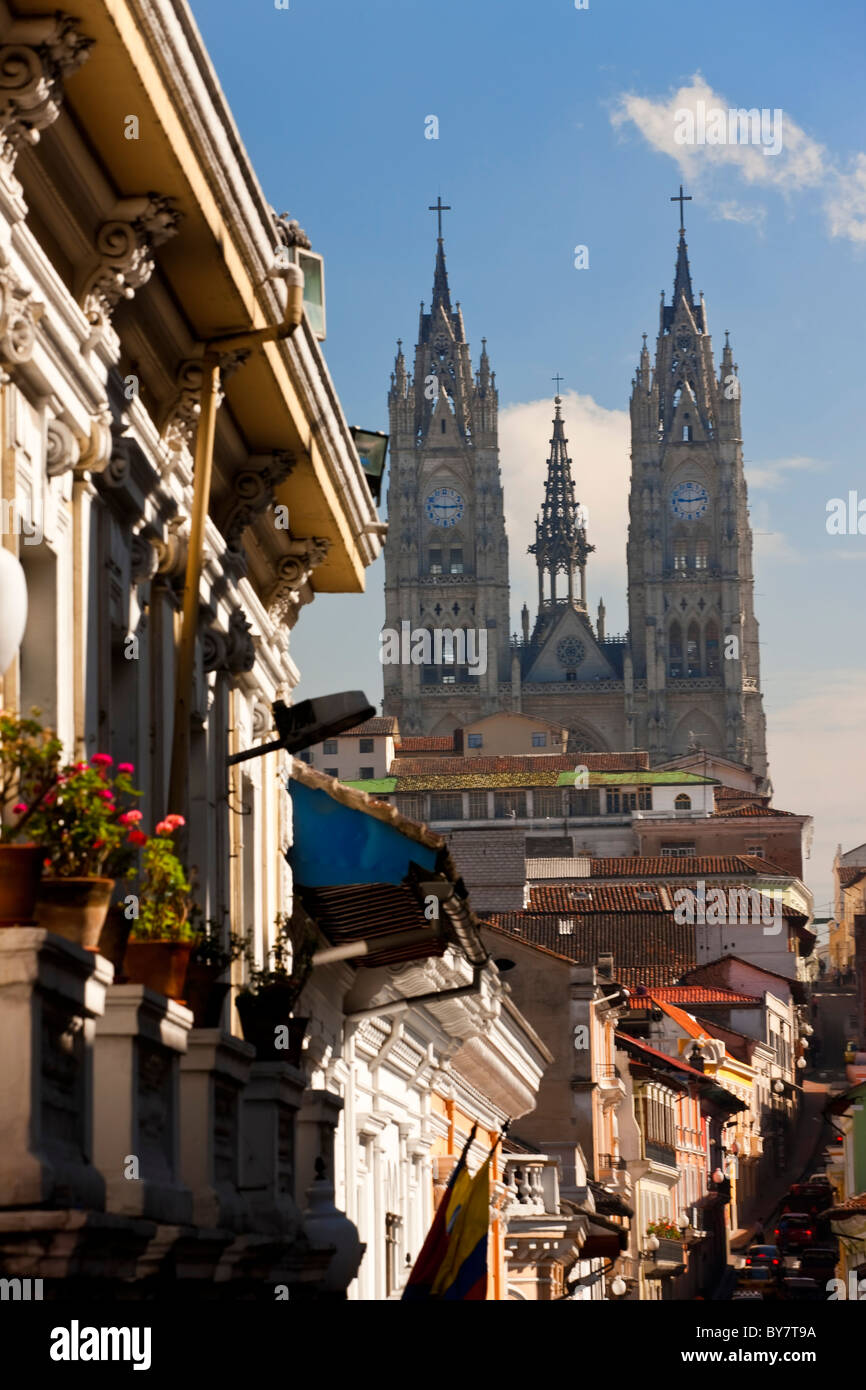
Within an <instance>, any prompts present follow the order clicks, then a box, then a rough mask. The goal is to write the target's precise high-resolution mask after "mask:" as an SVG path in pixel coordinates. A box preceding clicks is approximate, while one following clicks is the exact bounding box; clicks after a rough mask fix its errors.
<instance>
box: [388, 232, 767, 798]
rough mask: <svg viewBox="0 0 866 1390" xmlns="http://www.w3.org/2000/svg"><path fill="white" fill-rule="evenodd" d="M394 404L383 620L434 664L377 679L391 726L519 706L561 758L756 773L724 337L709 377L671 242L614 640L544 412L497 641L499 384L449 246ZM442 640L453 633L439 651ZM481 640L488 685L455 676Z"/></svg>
mask: <svg viewBox="0 0 866 1390" xmlns="http://www.w3.org/2000/svg"><path fill="white" fill-rule="evenodd" d="M389 408H390V420H391V436H392V472H391V484H390V490H389V494H388V508H389V518H390V531H389V535H388V539H387V542H386V545H385V566H386V580H385V594H386V619H385V624H386V628H388V629H390V630H393V631H399V630H400V627H401V623H402V624H408V627H409V629H410V630H412V631H413V632H414V631H417V630H418V629H419V628H423V629H427V630H430V631H431V649H432V651H433V653H434V655H433V658H432V659H424V658H423V657H422V658H419V661H418V664H414V663H413V662H412V661H406V662H405V664H397V663H395V664H393V665H388V666H385V668H384V670H385V702H384V712H385V714H394V715H397V716H398V717H399V719H400V726H401V729H402V730H403V732H404V733H406V734H435V735H444V734H449V733H451V732H452V731H453V730H454V729H455V727H457V726H458V725H459V724H463V725H466V724H469V723H470V722H472V720H474V719H477V718H479V717H481V716H484V715H487V714H491V713H494V712H495V711H497V710H501V709H512V710H519V711H522V712H524V713H526V714H530V715H535V716H537V717H538V718H540V719H545V720H549V721H552V722H554V723H558V724H562V725H563V726H564V727H567V728H568V729H569V731H570V739H569V746H570V749H571V750H573V751H578V750H580V749H588V750H592V751H606V750H614V749H634V748H646V749H647V750H648V751H649V753H650V758H651V762H652V763H653V765H655V764H657V763H661V762H664V761H665V760H666V759H670V758H674V757H678V756H680V755H682V754H685V753H686V752H687V751H688V750H689V749H690V748H695V747H703V748H705V749H707V750H708V751H709V752H711V753H715V754H717V755H722V756H724V757H726V758H728V759H730V760H732V761H734V762H736V763H738V764H741V765H747V766H749V767H751V768H752V769H753V770H754V771H755V772H756V773H757V774H758V776H759V777H760V778H765V777H766V772H767V759H766V735H765V724H764V714H763V708H762V697H761V691H760V673H759V665H758V627H757V622H756V619H755V615H754V608H753V597H752V595H753V588H754V581H753V575H752V533H751V528H750V525H749V515H748V508H747V494H746V482H745V476H744V472H743V449H742V437H741V427H740V384H739V378H738V375H737V367H736V364H735V363H734V361H733V355H732V351H731V347H730V343H729V341H728V337H727V334H726V337H725V346H724V348H723V351H722V356H721V362H720V365H719V369H718V372H717V371H716V367H715V362H714V358H713V350H712V343H711V339H710V335H709V328H708V320H707V312H706V306H705V304H704V301H703V298H702V297H701V298H699V299H698V300H696V299H695V296H694V292H693V290H692V282H691V273H690V268H689V260H688V252H687V246H686V241H685V229H684V228H683V227H682V226H681V227H680V233H679V243H678V248H677V260H676V273H675V281H674V292H673V297H672V300H671V302H670V304H666V303H665V301H664V295H663V296H662V304H661V311H660V320H659V331H658V337H657V340H656V352H655V363H654V365H653V364H652V363H651V360H650V352H649V349H648V347H647V344H646V336H644V346H643V349H642V351H641V354H640V362H639V366H638V370H637V373H636V376H635V378H634V380H633V383H632V396H631V406H630V409H631V444H632V447H631V458H632V477H631V491H630V499H629V529H628V543H627V552H626V554H627V568H628V604H629V633H628V634H627V635H626V636H625V637H610V636H608V635H607V634H606V631H605V621H604V618H605V614H604V606H603V604H601V603H599V605H598V613H597V618H596V619H595V621H593V619H592V618H591V617H590V603H589V597H588V580H587V572H588V566H589V564H590V563H591V561H590V557H591V554H592V552H593V550H594V546H593V545H592V544H591V535H590V534H589V533H588V528H587V523H586V515H585V512H584V509H583V508H582V507H581V504H580V502H579V500H578V496H577V489H576V485H575V478H574V475H573V471H572V460H571V459H570V457H569V455H568V440H567V438H566V432H565V429H566V423H565V420H564V418H563V412H562V402H561V400H560V398H559V397H556V399H555V402H554V420H553V430H552V437H551V440H550V449H549V456H548V460H547V476H546V479H545V482H544V492H543V498H542V505H541V510H540V512H539V516H538V519H537V521H536V526H535V537H534V540H533V541H532V543H531V544H530V545H529V547H528V548H529V551H530V553H532V554H534V556H535V558H536V562H537V565H538V599H537V609H536V615H535V619H534V622H533V621H532V618H531V615H530V612H529V609H528V607H527V606H525V605H524V608H523V611H522V623H521V626H522V634H521V636H520V637H519V638H518V637H516V636H515V637H513V638H509V635H508V629H509V616H508V615H509V580H508V544H507V540H506V535H505V528H504V520H503V492H502V483H501V479H500V473H499V466H498V430H497V395H496V389H495V374H494V373H493V372H492V371H491V370H490V363H489V359H488V356H487V350H486V343H485V344H484V346H483V350H482V353H481V357H480V360H479V367H478V371H477V373H476V375H475V377H474V378H473V376H472V372H471V363H470V356H469V346H468V344H467V342H466V338H465V332H464V324H463V317H462V314H461V313H460V308H459V305H458V307H457V309H456V311H452V309H451V304H450V296H449V288H448V280H447V275H446V271H445V257H444V250H443V243H442V237H441V234H440V237H439V242H438V246H437V252H436V269H435V277H434V286H433V301H432V305H431V309H430V312H429V313H427V314H425V313H424V312H423V305H422V313H421V323H420V330H419V338H418V345H417V347H416V353H415V370H414V375H410V374H409V373H408V372H407V369H406V363H405V358H404V356H403V352H402V346H400V347H399V350H398V353H397V358H396V362H395V368H394V372H393V374H392V378H391V390H390V394H389ZM521 541H523V537H521ZM436 629H440V630H446V631H445V634H444V637H443V639H442V640H441V641H440V646H439V648H438V650H437V649H436V648H435V647H433V646H432V636H433V634H434V633H435V630H436ZM461 630H462V631H463V633H464V636H463V637H462V638H461V637H459V636H458V635H457V634H458V633H459V632H460V631H461ZM473 630H474V631H475V633H476V644H477V642H478V641H479V640H480V639H481V638H482V637H483V644H484V646H485V649H486V665H485V666H484V669H483V670H482V669H481V663H477V664H476V667H475V669H473V668H472V665H471V663H467V661H466V660H465V650H469V644H468V640H467V634H468V632H469V631H473ZM449 631H451V632H454V633H455V636H453V637H449V635H448V632H449ZM464 649H465V650H464Z"/></svg>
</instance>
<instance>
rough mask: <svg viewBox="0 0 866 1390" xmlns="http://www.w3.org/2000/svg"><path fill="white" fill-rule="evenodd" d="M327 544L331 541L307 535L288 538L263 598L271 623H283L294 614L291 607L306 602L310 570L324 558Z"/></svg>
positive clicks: (308, 592) (310, 594)
mask: <svg viewBox="0 0 866 1390" xmlns="http://www.w3.org/2000/svg"><path fill="white" fill-rule="evenodd" d="M330 547H331V542H330V541H329V540H327V539H326V538H324V537H318V536H311V537H308V538H307V539H305V540H301V539H299V538H297V537H292V539H291V540H290V541H289V544H288V552H289V553H288V554H287V555H284V556H283V558H282V560H281V561H280V562H279V564H278V566H277V574H278V576H279V577H278V579H277V582H276V583H275V584H274V585H273V587H272V588H271V589H270V591H269V592H268V594H267V595H266V597H265V607H266V608H267V610H268V617H269V618H270V619H271V621H272V622H274V623H284V622H286V621H287V620H288V619H289V617H290V616H294V614H293V613H292V610H293V609H297V608H300V607H301V605H302V604H304V603H309V602H310V600H311V599H312V591H311V590H310V589H309V581H310V578H311V577H312V573H313V570H314V569H315V568H316V567H317V566H318V565H321V564H322V562H323V561H324V559H325V557H326V555H327V554H328V551H329V549H330ZM305 591H306V592H305Z"/></svg>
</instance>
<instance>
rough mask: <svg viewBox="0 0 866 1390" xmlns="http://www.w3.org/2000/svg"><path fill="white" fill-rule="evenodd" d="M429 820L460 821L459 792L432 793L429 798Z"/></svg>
mask: <svg viewBox="0 0 866 1390" xmlns="http://www.w3.org/2000/svg"><path fill="white" fill-rule="evenodd" d="M430 819H431V820H462V819H463V797H462V796H461V795H460V792H432V793H431V796H430Z"/></svg>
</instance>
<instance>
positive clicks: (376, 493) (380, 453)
mask: <svg viewBox="0 0 866 1390" xmlns="http://www.w3.org/2000/svg"><path fill="white" fill-rule="evenodd" d="M349 433H350V435H351V436H352V439H353V441H354V444H355V448H356V449H357V450H358V457H359V459H360V460H361V467H362V468H363V470H364V472H365V473H366V475H367V486H368V487H369V489H370V492H371V493H372V494H373V501H374V502H375V503H376V505H377V506H378V505H379V503H380V502H381V500H382V478H383V475H384V473H385V455H386V454H387V452H388V439H389V436H388V435H387V434H385V432H384V430H362V429H359V428H358V426H357V425H350V426H349Z"/></svg>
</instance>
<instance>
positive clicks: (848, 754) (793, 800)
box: [767, 669, 866, 916]
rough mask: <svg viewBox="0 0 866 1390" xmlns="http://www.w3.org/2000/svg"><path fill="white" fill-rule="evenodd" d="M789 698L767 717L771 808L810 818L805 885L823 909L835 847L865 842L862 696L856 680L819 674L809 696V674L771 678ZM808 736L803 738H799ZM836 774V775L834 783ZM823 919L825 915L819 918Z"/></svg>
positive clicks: (845, 673) (840, 673)
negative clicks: (811, 836) (811, 834)
mask: <svg viewBox="0 0 866 1390" xmlns="http://www.w3.org/2000/svg"><path fill="white" fill-rule="evenodd" d="M774 675H775V676H776V678H777V681H776V684H777V688H784V689H786V691H788V692H789V694H792V695H793V698H792V699H790V700H789V703H787V704H784V705H782V706H780V707H779V708H774V707H773V705H772V702H768V703H769V704H770V708H768V711H767V737H768V742H769V758H770V776H771V778H772V781H773V788H774V792H775V795H774V797H773V802H774V804H775V805H776V806H780V807H781V808H782V810H785V811H797V812H800V813H804V812H805V813H806V814H808V815H811V816H814V818H815V841H814V845H813V847H812V856H811V860H810V862H809V863H808V864H807V865H806V878H807V881H808V882H809V886H810V887H811V888H812V890H813V892H814V893H815V897H816V903H817V902H818V900H819V899H820V900H821V901H822V902H826V900H827V898H828V896H829V892H830V881H831V877H832V875H831V867H832V860H833V854H834V852H835V849H836V845H837V844H841V845H842V847H843V849H844V848H850V847H851V846H852V845H857V844H860V843H861V842H862V841H863V840H864V838H866V811H864V806H863V785H864V782H866V720H864V712H866V695H864V684H863V672H862V671H858V670H847V669H841V670H829V671H828V670H824V671H822V672H821V678H820V688H819V689H817V690H816V689H815V680H814V674H813V673H811V672H802V671H801V672H789V673H783V672H781V671H776V672H774ZM804 730H808V731H809V732H808V737H804ZM842 769H844V775H840V773H841V771H842ZM821 915H823V916H826V915H827V914H826V913H823V914H821Z"/></svg>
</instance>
